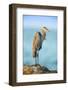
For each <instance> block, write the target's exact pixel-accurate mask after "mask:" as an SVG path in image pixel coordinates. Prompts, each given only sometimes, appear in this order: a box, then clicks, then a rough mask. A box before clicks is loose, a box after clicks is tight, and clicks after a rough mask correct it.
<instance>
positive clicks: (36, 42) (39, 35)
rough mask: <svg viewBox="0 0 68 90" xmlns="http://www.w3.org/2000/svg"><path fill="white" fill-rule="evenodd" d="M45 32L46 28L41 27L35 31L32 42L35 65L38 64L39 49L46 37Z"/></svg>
mask: <svg viewBox="0 0 68 90" xmlns="http://www.w3.org/2000/svg"><path fill="white" fill-rule="evenodd" d="M46 32H48V29H47V28H46V27H42V28H41V29H40V32H35V34H34V38H33V42H32V56H33V58H34V59H35V65H37V64H39V51H40V49H41V48H42V43H43V41H44V40H45V39H46Z"/></svg>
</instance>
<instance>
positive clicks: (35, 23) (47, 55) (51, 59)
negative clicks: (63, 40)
mask: <svg viewBox="0 0 68 90" xmlns="http://www.w3.org/2000/svg"><path fill="white" fill-rule="evenodd" d="M22 18H24V21H22V22H24V28H23V29H24V64H28V65H32V64H34V63H35V62H34V60H33V58H32V40H33V37H34V34H35V32H39V31H40V26H42V25H44V26H46V27H47V28H48V29H49V31H50V32H48V33H47V34H46V40H44V42H43V44H42V49H41V50H40V52H39V54H40V55H39V56H40V57H39V63H40V64H41V65H43V66H45V67H48V68H49V69H50V70H57V17H56V16H26V15H25V16H23V17H22Z"/></svg>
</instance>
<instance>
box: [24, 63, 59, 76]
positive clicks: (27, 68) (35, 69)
mask: <svg viewBox="0 0 68 90" xmlns="http://www.w3.org/2000/svg"><path fill="white" fill-rule="evenodd" d="M44 73H57V71H56V70H53V71H51V70H49V69H48V68H47V67H44V66H41V65H40V64H37V65H24V66H23V74H26V75H28V74H44Z"/></svg>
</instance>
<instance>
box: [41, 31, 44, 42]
mask: <svg viewBox="0 0 68 90" xmlns="http://www.w3.org/2000/svg"><path fill="white" fill-rule="evenodd" d="M41 35H42V41H44V40H45V33H44V32H42V31H41Z"/></svg>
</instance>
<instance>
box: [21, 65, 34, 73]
mask: <svg viewBox="0 0 68 90" xmlns="http://www.w3.org/2000/svg"><path fill="white" fill-rule="evenodd" d="M32 73H33V69H32V68H31V67H30V66H28V65H24V67H23V74H32Z"/></svg>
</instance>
